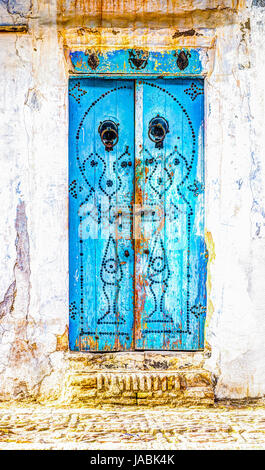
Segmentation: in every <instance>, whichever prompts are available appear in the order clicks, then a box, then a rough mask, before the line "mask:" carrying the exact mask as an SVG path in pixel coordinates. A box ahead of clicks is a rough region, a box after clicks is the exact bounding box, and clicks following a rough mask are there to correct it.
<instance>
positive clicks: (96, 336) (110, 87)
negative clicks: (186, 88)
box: [69, 79, 134, 351]
mask: <svg viewBox="0 0 265 470" xmlns="http://www.w3.org/2000/svg"><path fill="white" fill-rule="evenodd" d="M69 105H70V123H69V135H70V140H69V153H70V166H69V184H70V188H69V189H70V202H69V215H70V217H69V236H70V248H69V253H70V260H69V261H70V348H71V349H72V350H86V349H89V350H98V351H100V350H124V349H130V348H131V347H132V338H133V274H134V273H133V269H134V253H133V240H132V236H131V234H132V210H131V204H132V202H133V184H134V183H133V180H134V83H133V81H123V82H120V81H116V80H102V79H88V80H87V79H81V80H77V79H71V80H70V84H69ZM105 119H111V120H113V121H115V122H116V123H118V124H119V141H118V143H117V145H116V146H115V147H114V148H113V151H110V152H108V151H107V150H105V146H104V145H103V143H102V141H101V138H100V135H99V132H98V127H99V124H100V122H101V121H104V120H105Z"/></svg>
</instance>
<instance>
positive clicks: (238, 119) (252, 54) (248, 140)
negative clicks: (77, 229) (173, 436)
mask: <svg viewBox="0 0 265 470" xmlns="http://www.w3.org/2000/svg"><path fill="white" fill-rule="evenodd" d="M5 3H7V2H3V1H2V4H1V6H3V4H5ZM9 3H10V2H9ZM48 3H49V4H48ZM48 3H47V2H45V1H43V2H42V1H39V2H37V4H33V10H32V11H33V14H32V19H31V20H30V23H29V24H30V33H29V34H25V35H15V34H1V35H0V42H1V44H0V62H1V74H0V83H1V87H0V89H1V96H0V98H1V103H0V113H1V126H0V143H1V155H0V158H1V163H0V167H1V172H0V179H1V182H0V220H1V230H0V246H1V256H0V394H1V398H2V399H5V398H10V397H11V398H21V397H28V396H29V395H33V396H44V397H47V396H51V397H54V396H56V393H58V392H59V391H60V385H61V384H62V382H63V381H62V379H63V377H64V374H65V369H66V368H67V359H66V353H65V351H64V349H65V348H66V344H67V326H68V252H67V250H68V240H67V230H68V215H67V198H68V189H67V188H68V184H67V165H68V162H67V148H68V143H67V139H68V136H67V132H68V124H67V122H68V121H67V119H68V118H67V66H66V63H65V62H64V54H63V45H62V44H61V42H60V36H58V31H57V26H56V18H57V14H58V10H57V5H56V2H54V1H51V2H48ZM67 3H68V5H69V6H71V5H70V4H71V2H67ZM148 3H150V2H148ZM188 3H189V4H190V5H192V2H187V4H188ZM194 3H196V2H193V4H194ZM197 3H201V4H203V2H197ZM207 3H209V2H204V8H205V6H206V7H207V5H206V4H207ZM215 3H218V2H215ZM225 3H230V2H225ZM231 3H233V2H231ZM255 3H256V4H257V3H258V2H255ZM259 3H261V2H259ZM193 6H194V5H193ZM225 6H227V5H225ZM0 12H1V10H0ZM42 15H43V16H45V18H49V22H47V21H45V22H42V24H41V22H39V21H38V18H41V17H42ZM209 15H211V13H210V12H208V16H207V24H209V22H210V18H211V16H209ZM3 22H4V18H2V23H3ZM264 25H265V13H264V10H263V9H262V8H257V7H255V6H253V8H252V9H251V8H250V6H249V7H248V8H247V9H246V10H244V11H242V12H240V13H238V16H237V17H236V18H235V21H234V22H233V23H232V24H231V22H230V24H225V23H222V24H219V25H216V24H215V31H214V34H215V36H216V41H215V45H216V50H215V53H214V62H213V68H212V71H211V72H210V73H209V75H208V77H207V79H206V220H207V225H206V231H207V232H208V233H209V234H210V239H211V243H212V246H213V248H214V250H215V256H213V257H212V262H211V263H210V268H209V276H210V277H209V279H210V282H208V287H209V288H211V289H210V291H209V306H210V308H209V314H208V319H207V327H206V338H207V342H208V345H209V348H208V349H209V350H211V357H210V358H208V359H207V361H206V364H205V367H207V368H208V369H209V370H210V371H211V372H213V373H214V374H215V376H216V383H217V385H216V390H215V392H216V396H217V397H219V398H224V397H234V398H239V397H245V396H252V397H255V396H262V395H264V393H265V361H264V356H265V341H264V337H265V321H264V310H265V290H264V278H265V250H264V242H265V240H264V239H265V208H264V200H265V198H264V196H265V195H264V175H265V159H264V132H265V131H264V105H265V102H264V99H265V84H264V76H265V70H264V57H265V46H264V34H265V31H264V30H265V26H264ZM170 26H172V24H171V25H170ZM203 26H204V25H203V24H202V25H201V27H203ZM126 27H127V28H128V27H130V25H128V24H127V25H126ZM177 27H178V24H177V23H176V29H177ZM110 28H111V24H110ZM58 38H59V39H58ZM133 42H134V37H133V33H132V35H131V43H132V45H133ZM164 46H165V47H166V43H165V44H164ZM150 47H152V43H150ZM65 339H66V340H65Z"/></svg>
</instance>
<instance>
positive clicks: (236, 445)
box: [0, 404, 265, 450]
mask: <svg viewBox="0 0 265 470" xmlns="http://www.w3.org/2000/svg"><path fill="white" fill-rule="evenodd" d="M264 448H265V406H264V404H263V406H260V405H259V406H248V407H232V406H228V405H226V406H224V405H222V406H220V405H219V406H216V407H213V408H207V409H206V408H175V409H172V408H155V409H139V408H120V407H116V408H101V409H91V408H89V409H88V408H56V407H52V406H50V407H47V406H45V407H44V406H40V405H34V406H32V405H31V406H29V407H25V406H24V407H23V406H19V407H14V406H7V407H4V406H3V405H1V407H0V449H1V450H2V449H93V450H101V449H111V450H113V449H115V450H119V449H133V450H142V449H147V450H151V449H156V450H166V449H168V450H173V449H264Z"/></svg>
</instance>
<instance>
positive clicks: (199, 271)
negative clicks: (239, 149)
mask: <svg viewBox="0 0 265 470" xmlns="http://www.w3.org/2000/svg"><path fill="white" fill-rule="evenodd" d="M134 86H135V89H134ZM203 92H204V90H203V80H199V79H190V78H189V79H187V78H186V79H178V80H174V79H166V80H164V79H157V80H150V79H147V78H142V79H138V80H136V82H134V80H130V81H129V80H113V79H108V80H104V79H98V78H92V79H91V78H90V79H86V78H84V79H72V80H70V84H69V95H70V96H69V100H70V101H69V104H70V129H69V135H70V139H69V152H70V166H69V184H70V187H69V190H70V203H69V224H70V227H69V228H70V232H69V233H70V251H69V252H70V348H71V349H72V350H97V351H100V350H101V351H104V350H130V349H157V350H159V349H164V350H196V349H201V348H202V347H203V344H204V322H205V313H206V300H207V299H206V265H207V251H206V247H205V242H204V160H203V103H204V100H203ZM135 94H136V96H135ZM134 102H135V103H136V104H135V105H134ZM134 107H135V109H134ZM157 115H159V116H162V117H164V118H165V120H166V121H167V122H168V124H169V133H167V134H166V135H165V139H164V141H163V148H157V147H156V146H155V143H154V142H152V141H151V140H150V138H149V136H148V130H149V123H150V121H151V120H152V119H153V118H154V117H156V116H157ZM105 119H111V120H113V121H114V122H116V123H119V141H118V143H117V145H115V146H114V148H113V150H111V151H109V152H108V151H106V150H105V147H104V145H103V143H102V141H101V139H100V135H99V133H98V127H99V124H100V122H102V121H104V120H105ZM149 134H150V133H149ZM127 147H128V148H127ZM135 149H136V150H135ZM135 152H136V154H135ZM134 203H135V207H134ZM134 235H135V237H134ZM134 238H135V239H134Z"/></svg>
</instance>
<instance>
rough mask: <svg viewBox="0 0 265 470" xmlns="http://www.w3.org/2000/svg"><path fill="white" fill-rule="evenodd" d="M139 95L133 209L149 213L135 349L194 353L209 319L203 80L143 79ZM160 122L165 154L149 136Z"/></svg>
mask: <svg viewBox="0 0 265 470" xmlns="http://www.w3.org/2000/svg"><path fill="white" fill-rule="evenodd" d="M137 96H139V99H138V100H137V102H138V101H142V105H141V113H142V116H141V115H137V121H136V127H137V126H138V127H140V128H141V129H140V133H139V131H137V132H136V134H137V136H138V142H136V186H137V187H138V191H137V192H136V203H138V204H141V205H142V206H143V207H147V208H148V210H147V211H144V213H143V216H142V219H141V222H140V231H141V239H140V242H138V250H137V253H136V266H135V272H136V286H135V288H136V294H137V295H136V305H135V313H136V317H137V320H136V325H137V328H136V349H169V350H173V349H183V350H184V349H186V350H196V349H200V348H202V347H203V336H204V335H203V332H204V321H205V313H206V263H207V253H206V248H205V242H204V164H203V162H204V160H203V114H204V113H203V107H204V105H203V103H204V100H203V81H202V80H198V79H197V80H194V79H178V80H169V79H168V80H162V79H161V80H146V79H143V80H139V81H138V82H137ZM157 115H159V116H162V117H163V118H165V119H166V121H167V122H168V124H169V133H168V134H166V136H165V139H164V142H163V148H162V149H159V148H156V147H155V144H154V143H153V142H152V141H151V140H150V138H149V137H148V125H149V122H150V120H151V119H152V118H153V117H154V116H157ZM139 135H140V137H139ZM140 141H141V147H140V146H139V145H138V144H139V142H140Z"/></svg>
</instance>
